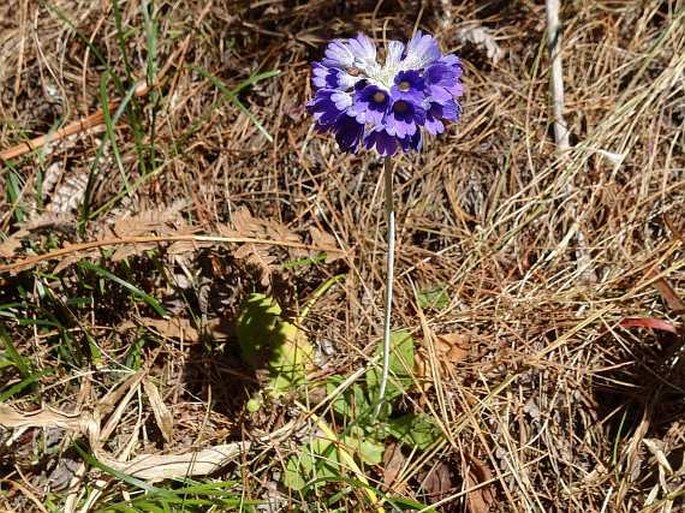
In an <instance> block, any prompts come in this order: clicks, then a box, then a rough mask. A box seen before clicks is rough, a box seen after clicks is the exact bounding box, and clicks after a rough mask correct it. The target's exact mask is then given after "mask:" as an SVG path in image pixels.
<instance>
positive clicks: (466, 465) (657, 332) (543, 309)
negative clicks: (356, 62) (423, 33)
mask: <svg viewBox="0 0 685 513" xmlns="http://www.w3.org/2000/svg"><path fill="white" fill-rule="evenodd" d="M452 4H455V5H452ZM562 4H563V6H562V11H561V13H560V16H561V20H562V23H563V34H562V36H563V37H562V40H561V45H562V50H561V51H562V57H563V79H564V87H565V92H566V106H565V107H566V108H565V116H566V121H567V123H568V125H569V129H570V142H571V148H570V150H568V151H567V152H564V153H563V154H560V153H559V152H558V151H557V147H556V145H555V141H554V136H553V131H552V126H553V119H552V115H551V108H550V101H551V100H550V88H549V82H550V76H549V71H550V59H549V55H548V52H547V40H546V36H545V6H544V5H543V3H542V2H531V1H527V0H526V1H524V0H517V1H512V2H502V1H495V0H492V1H465V2H449V1H438V0H430V1H425V2H423V1H422V2H419V1H408V0H385V1H383V0H379V1H372V0H354V1H350V2H339V1H332V0H314V1H310V2H307V1H295V0H293V1H290V0H273V1H259V2H257V1H255V2H250V1H247V0H244V1H243V0H224V1H218V0H206V1H204V2H194V1H192V0H190V1H185V2H144V1H142V0H129V1H126V2H123V1H119V2H118V3H117V2H113V1H109V0H107V1H101V2H92V1H86V0H51V1H48V2H31V1H28V0H12V1H9V2H2V5H0V63H1V66H0V152H1V153H0V156H1V160H0V166H1V167H0V184H1V185H0V190H1V191H2V195H1V197H0V235H1V237H2V240H1V241H0V269H1V271H2V273H1V274H0V284H1V289H0V345H1V346H2V348H3V349H2V350H1V351H2V352H0V400H1V401H2V403H1V404H0V408H2V409H0V509H3V510H5V509H7V510H9V511H91V510H93V511H95V510H98V509H104V508H106V507H107V505H108V504H114V503H119V502H125V501H126V500H128V498H129V497H130V494H134V495H135V494H137V493H139V492H140V490H141V488H140V487H139V484H136V483H135V482H132V481H131V480H130V479H128V480H127V478H125V476H124V474H126V473H127V474H128V475H129V476H137V479H140V480H142V481H145V480H148V479H149V480H150V481H151V482H154V483H155V484H154V486H156V487H164V486H167V487H169V486H171V485H170V484H169V481H162V479H163V478H168V477H170V476H175V477H176V478H179V479H180V478H182V477H183V475H184V474H191V475H192V478H193V479H194V480H196V482H203V483H207V482H212V481H221V482H226V483H229V484H226V490H227V491H229V492H230V493H232V494H233V495H234V496H235V497H237V498H238V499H240V500H241V501H243V505H246V504H253V503H266V504H269V505H270V507H272V508H273V509H272V510H274V511H275V510H277V509H278V508H280V510H283V511H286V510H289V509H296V510H297V509H299V510H306V509H308V508H314V506H312V505H313V504H314V503H316V502H319V504H320V508H321V509H323V510H326V507H327V504H328V502H327V501H328V500H329V499H330V497H332V496H333V495H334V494H335V493H337V492H338V490H337V489H332V488H331V487H330V486H329V487H322V488H321V489H318V490H317V492H316V494H318V495H314V496H309V497H303V496H302V495H300V494H299V492H293V491H291V490H288V489H287V488H286V487H284V486H283V484H282V480H281V476H282V474H283V472H284V471H285V462H286V460H287V458H288V456H289V455H290V454H292V453H293V452H294V451H296V450H297V447H300V446H301V445H302V443H303V439H305V438H306V436H308V435H307V433H309V432H311V431H312V430H315V429H317V422H318V420H317V419H330V411H329V408H328V406H327V400H328V399H329V398H324V399H322V397H317V390H315V388H316V387H314V389H313V390H312V391H311V393H312V397H311V398H309V402H308V403H306V404H303V403H302V402H301V401H300V400H297V398H295V397H288V396H286V397H282V398H279V399H273V400H268V399H267V401H270V402H269V404H268V407H266V408H262V409H261V410H260V411H259V412H258V413H256V414H251V413H249V412H248V410H247V408H246V403H247V401H248V399H250V397H253V395H254V394H255V392H256V391H258V390H259V389H260V387H261V386H262V384H263V376H261V375H260V373H259V372H256V373H255V372H254V371H252V370H250V369H248V368H246V366H245V364H244V363H243V362H242V361H241V359H240V357H239V351H238V349H237V342H236V338H235V331H234V323H235V320H236V316H237V313H238V311H239V308H240V305H241V304H242V302H243V300H244V299H245V298H246V297H247V295H248V294H249V293H251V292H255V291H258V292H265V293H268V294H271V295H273V296H275V297H276V298H277V300H278V302H279V303H280V305H281V306H282V308H283V309H284V311H285V312H286V313H287V314H288V315H289V316H290V318H293V319H294V318H297V317H298V314H299V313H300V311H301V310H302V308H304V306H305V304H307V302H308V300H309V299H310V298H312V295H313V294H314V293H315V291H316V290H317V289H318V288H319V287H320V286H321V285H322V284H324V283H325V282H327V280H330V279H332V278H333V277H335V276H338V275H343V276H344V278H343V279H341V280H340V281H339V283H337V284H335V285H333V286H332V287H330V288H329V289H328V290H327V291H326V292H325V293H323V294H321V296H320V297H318V298H317V299H316V301H313V302H312V303H311V310H310V311H309V313H308V315H307V316H306V317H305V318H304V321H303V326H302V328H303V329H304V330H305V331H306V333H307V335H308V337H309V340H310V341H311V343H312V344H314V345H315V346H317V347H319V348H320V351H319V352H320V354H319V355H318V356H319V357H318V359H317V368H316V369H315V371H314V376H313V378H312V379H313V383H316V382H317V380H323V379H325V377H326V376H328V375H331V374H334V373H336V374H343V375H347V376H353V375H354V373H355V372H358V371H359V370H360V369H362V368H363V367H364V366H366V365H367V364H368V363H369V361H370V360H371V359H372V357H373V354H374V351H375V348H376V347H377V344H378V342H379V338H380V336H381V328H382V305H383V294H382V290H383V283H384V265H383V263H384V257H385V250H386V244H385V241H384V233H385V223H384V220H383V207H382V202H383V195H382V179H381V174H380V171H381V164H380V162H379V161H378V159H377V158H376V157H374V156H373V155H371V154H369V153H366V152H361V153H359V154H357V155H342V154H340V153H339V151H338V150H337V148H336V147H335V143H334V142H333V141H332V140H331V138H330V137H328V136H325V135H320V134H317V133H316V132H314V131H313V130H312V128H311V118H310V117H309V116H308V115H307V113H306V111H305V108H304V104H305V102H306V101H307V99H308V98H309V97H310V94H311V88H310V85H309V78H310V71H309V62H310V61H312V60H313V59H316V58H319V57H320V56H321V52H322V49H323V45H324V44H325V43H326V41H328V40H329V39H331V38H333V37H339V36H349V35H353V34H355V33H356V32H357V31H364V32H367V33H370V34H373V35H374V36H375V37H376V38H377V39H379V40H382V39H383V37H387V38H397V39H405V38H406V37H407V36H409V35H410V34H411V32H412V30H413V29H414V28H415V27H421V28H423V29H424V30H427V31H429V32H431V33H433V34H435V35H436V37H437V38H438V39H439V40H440V42H441V45H442V47H443V49H445V50H449V51H454V52H456V53H457V54H458V55H460V56H461V58H462V59H463V61H464V65H465V72H464V81H465V85H466V90H467V92H466V96H465V98H464V100H463V106H464V116H463V119H462V120H461V121H460V122H459V123H458V124H456V125H453V126H451V127H449V130H448V133H447V134H446V135H445V136H443V137H442V138H441V139H439V140H430V141H428V142H427V143H426V145H425V150H424V151H423V152H422V153H421V154H419V155H406V156H401V157H399V158H398V159H397V161H396V164H395V165H396V172H395V191H394V193H395V198H396V204H397V208H398V247H397V275H398V278H397V283H396V298H395V304H394V318H393V324H394V326H395V327H397V328H406V329H408V330H410V331H411V332H412V334H413V336H414V338H415V340H417V342H418V344H419V346H420V349H419V350H418V351H417V356H416V362H415V363H416V365H415V369H414V370H415V377H416V380H417V386H416V387H414V389H413V390H412V391H411V392H409V393H408V394H407V395H406V397H404V398H403V406H402V407H403V408H405V409H407V411H409V410H413V411H423V412H425V413H427V414H429V415H431V416H432V417H433V418H434V419H435V421H436V422H437V423H438V424H439V425H440V426H441V428H442V430H443V433H444V440H445V441H444V442H443V443H441V444H439V445H438V446H437V447H435V449H434V450H432V451H429V452H420V451H419V452H411V451H407V450H406V449H402V448H401V447H400V446H399V445H396V444H395V443H394V442H392V441H388V443H387V447H386V451H385V457H384V459H383V462H382V464H380V465H376V466H361V467H358V468H357V469H356V470H355V469H352V470H351V471H350V474H349V475H348V476H347V477H348V478H350V479H356V480H357V482H366V483H367V484H368V485H369V487H370V488H372V489H374V490H376V494H375V497H376V498H375V501H374V499H373V496H374V494H371V493H366V492H365V489H363V488H359V489H358V490H357V491H352V492H349V497H348V499H349V502H348V506H347V508H348V509H349V510H351V511H361V510H374V511H378V510H380V509H381V508H383V507H386V508H387V510H390V508H389V506H387V505H385V506H384V505H383V504H381V503H380V502H379V501H381V500H382V498H383V496H384V495H383V494H384V493H386V492H388V491H390V492H389V493H390V494H391V495H394V496H402V497H405V498H407V499H412V500H415V501H417V502H419V503H421V504H424V505H434V507H435V509H436V510H437V511H469V512H471V513H483V512H486V511H584V512H594V511H596V512H599V511H616V512H634V511H645V512H648V511H649V512H661V511H663V512H666V511H675V510H676V509H678V508H682V507H684V505H685V499H684V497H685V463H684V450H685V363H684V362H683V357H682V356H681V352H682V350H683V344H685V302H684V301H685V258H683V252H684V249H685V152H684V151H683V149H684V148H683V147H684V146H685V132H684V129H683V126H684V124H685V78H684V77H685V6H684V5H683V3H682V2H681V1H679V0H663V1H657V0H649V1H643V0H640V1H637V0H635V1H627V2H616V1H609V0H598V1H590V0H578V1H575V2H562ZM272 71H278V73H277V74H276V73H270V72H272ZM41 137H42V138H41ZM322 252H325V254H326V257H325V258H318V257H317V255H320V254H321V253H322ZM436 288H437V289H439V290H442V291H444V296H445V298H446V299H445V301H442V302H436V303H435V304H434V305H432V306H431V305H428V306H427V305H426V304H425V302H423V301H420V297H421V296H422V295H423V294H425V291H426V290H430V289H436ZM421 305H423V307H422V306H421ZM318 392H319V393H318V395H319V396H325V390H323V392H324V393H320V392H322V391H321V390H319V391H318ZM317 404H318V406H317ZM331 426H333V427H335V423H334V422H333V421H332V420H331ZM212 449H214V451H213V452H212ZM203 451H204V452H203ZM210 453H211V454H210ZM236 455H237V456H236ZM93 458H96V459H97V461H99V462H100V464H99V465H100V466H98V464H97V461H94V460H93ZM141 458H142V459H141ZM144 458H152V460H147V461H148V462H151V463H150V465H153V466H156V467H158V468H159V473H157V474H155V473H154V472H152V474H150V472H149V468H148V470H145V471H143V470H140V465H143V463H144V461H145V460H144ZM164 458H167V459H166V460H165V459H164ZM174 458H175V459H174ZM198 459H199V460H202V464H203V465H204V466H202V465H199V464H198V465H192V464H191V465H190V466H188V462H192V461H196V460H198ZM126 462H128V463H130V464H126ZM141 462H142V463H141ZM103 463H104V464H106V465H107V467H108V469H103V467H102V464H103ZM174 465H176V466H174ZM184 465H185V466H184ZM143 466H144V465H143ZM179 468H180V469H181V471H180V474H179V471H178V469H179ZM174 469H176V473H174ZM117 472H119V473H117ZM145 472H147V473H145ZM122 473H124V474H122ZM362 478H363V479H362ZM344 486H346V485H345V483H342V484H341V485H340V487H342V488H344ZM156 489H157V488H155V490H156ZM148 491H149V490H148ZM374 502H375V503H374ZM236 504H238V505H236V506H235V507H240V506H239V503H236ZM222 507H223V506H222ZM244 507H247V506H244ZM255 507H256V506H255ZM199 510H201V511H205V510H206V509H199Z"/></svg>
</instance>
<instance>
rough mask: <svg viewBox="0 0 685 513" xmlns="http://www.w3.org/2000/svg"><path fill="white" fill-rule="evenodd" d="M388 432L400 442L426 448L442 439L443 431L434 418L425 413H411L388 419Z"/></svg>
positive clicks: (421, 448) (422, 448) (420, 448)
mask: <svg viewBox="0 0 685 513" xmlns="http://www.w3.org/2000/svg"><path fill="white" fill-rule="evenodd" d="M386 423H387V428H388V433H389V434H390V435H392V436H394V437H395V438H397V440H398V441H399V442H400V443H403V444H407V445H409V446H411V447H415V448H417V449H419V450H426V449H428V448H429V447H430V446H431V445H433V444H434V443H436V442H437V441H438V440H441V439H442V436H443V435H442V431H441V430H440V427H439V426H438V425H437V424H435V422H434V421H433V419H431V418H430V417H429V416H427V415H424V414H416V413H409V414H407V415H404V416H402V417H399V418H396V419H388V420H387V421H386Z"/></svg>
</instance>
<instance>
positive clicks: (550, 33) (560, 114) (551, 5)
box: [546, 0, 570, 153]
mask: <svg viewBox="0 0 685 513" xmlns="http://www.w3.org/2000/svg"><path fill="white" fill-rule="evenodd" d="M546 12H547V44H548V49H549V53H550V59H551V61H552V77H551V84H550V87H551V89H552V112H553V114H554V140H555V141H556V143H557V149H558V150H559V152H560V153H561V152H564V151H566V150H568V149H569V146H570V145H569V138H568V128H567V127H566V122H565V121H564V77H563V68H562V66H561V49H560V46H561V45H560V44H559V43H560V40H561V24H560V23H559V0H547V2H546Z"/></svg>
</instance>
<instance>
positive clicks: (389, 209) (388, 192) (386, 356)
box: [374, 157, 395, 418]
mask: <svg viewBox="0 0 685 513" xmlns="http://www.w3.org/2000/svg"><path fill="white" fill-rule="evenodd" d="M383 175H384V178H385V217H386V220H387V222H388V254H387V258H386V261H385V263H386V267H385V276H386V281H385V309H384V310H383V316H384V319H383V370H382V374H381V382H380V386H379V388H378V403H377V404H376V408H375V411H374V418H377V417H378V414H379V413H380V411H381V408H382V407H383V399H384V398H385V390H386V389H387V387H388V378H389V374H390V314H391V311H392V286H393V282H394V280H395V276H394V274H395V205H394V202H393V197H392V162H391V161H390V158H389V157H386V159H385V162H384V166H383Z"/></svg>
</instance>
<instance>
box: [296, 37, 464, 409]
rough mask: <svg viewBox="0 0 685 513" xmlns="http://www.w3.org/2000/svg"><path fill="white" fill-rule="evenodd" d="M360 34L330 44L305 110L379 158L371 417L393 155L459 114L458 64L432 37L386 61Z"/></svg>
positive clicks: (386, 354)
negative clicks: (381, 193)
mask: <svg viewBox="0 0 685 513" xmlns="http://www.w3.org/2000/svg"><path fill="white" fill-rule="evenodd" d="M377 54H378V51H377V49H376V45H375V44H374V42H373V41H372V40H371V39H370V38H369V37H367V36H365V35H364V34H358V35H357V36H356V37H352V38H349V39H334V40H333V41H331V42H330V43H329V44H328V46H327V47H326V51H325V54H324V58H323V59H322V60H321V61H317V62H314V63H313V64H312V83H313V84H314V88H315V90H316V91H315V94H314V98H313V99H312V100H311V101H309V102H308V103H307V108H308V109H309V111H310V112H311V113H312V115H313V116H314V121H315V127H316V129H317V130H319V131H320V132H332V133H333V134H334V135H335V140H336V141H337V142H338V146H339V147H340V149H341V150H343V151H346V152H357V151H358V150H359V148H360V147H364V148H366V149H373V150H375V151H376V153H377V154H378V155H380V156H381V157H384V160H385V163H384V171H383V172H384V178H385V212H386V218H387V223H388V255H387V261H386V264H387V273H386V275H387V283H386V294H385V309H384V322H383V370H382V375H381V381H380V389H379V398H378V402H377V403H376V408H375V416H376V417H377V416H378V414H379V413H380V410H381V408H382V404H383V400H384V397H385V391H386V389H387V385H388V378H389V371H390V369H389V365H390V351H391V347H390V333H391V332H390V321H391V315H390V314H391V305H392V288H393V283H394V259H395V209H394V206H393V196H392V183H393V176H392V167H393V166H392V162H391V157H392V156H393V155H395V154H396V153H397V152H398V150H402V151H403V152H404V153H407V152H409V151H412V150H413V151H419V150H420V149H421V148H422V146H423V133H424V132H427V133H429V134H431V135H438V134H441V133H443V132H444V131H445V122H450V121H457V120H458V119H459V117H460V116H461V105H460V104H459V102H458V100H457V99H458V98H459V97H460V96H461V95H462V94H463V86H462V83H461V80H460V79H461V74H462V67H461V62H460V61H459V58H458V57H457V56H456V55H453V54H446V55H443V54H442V52H441V51H440V48H439V47H438V43H437V41H436V40H435V38H433V37H432V36H430V35H428V34H424V33H422V32H421V31H418V32H416V34H414V36H413V37H412V38H411V39H410V40H409V41H408V42H407V44H406V45H405V44H404V43H402V42H400V41H388V43H387V45H386V48H385V61H384V63H383V64H382V65H381V64H380V63H379V62H378V60H377Z"/></svg>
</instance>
